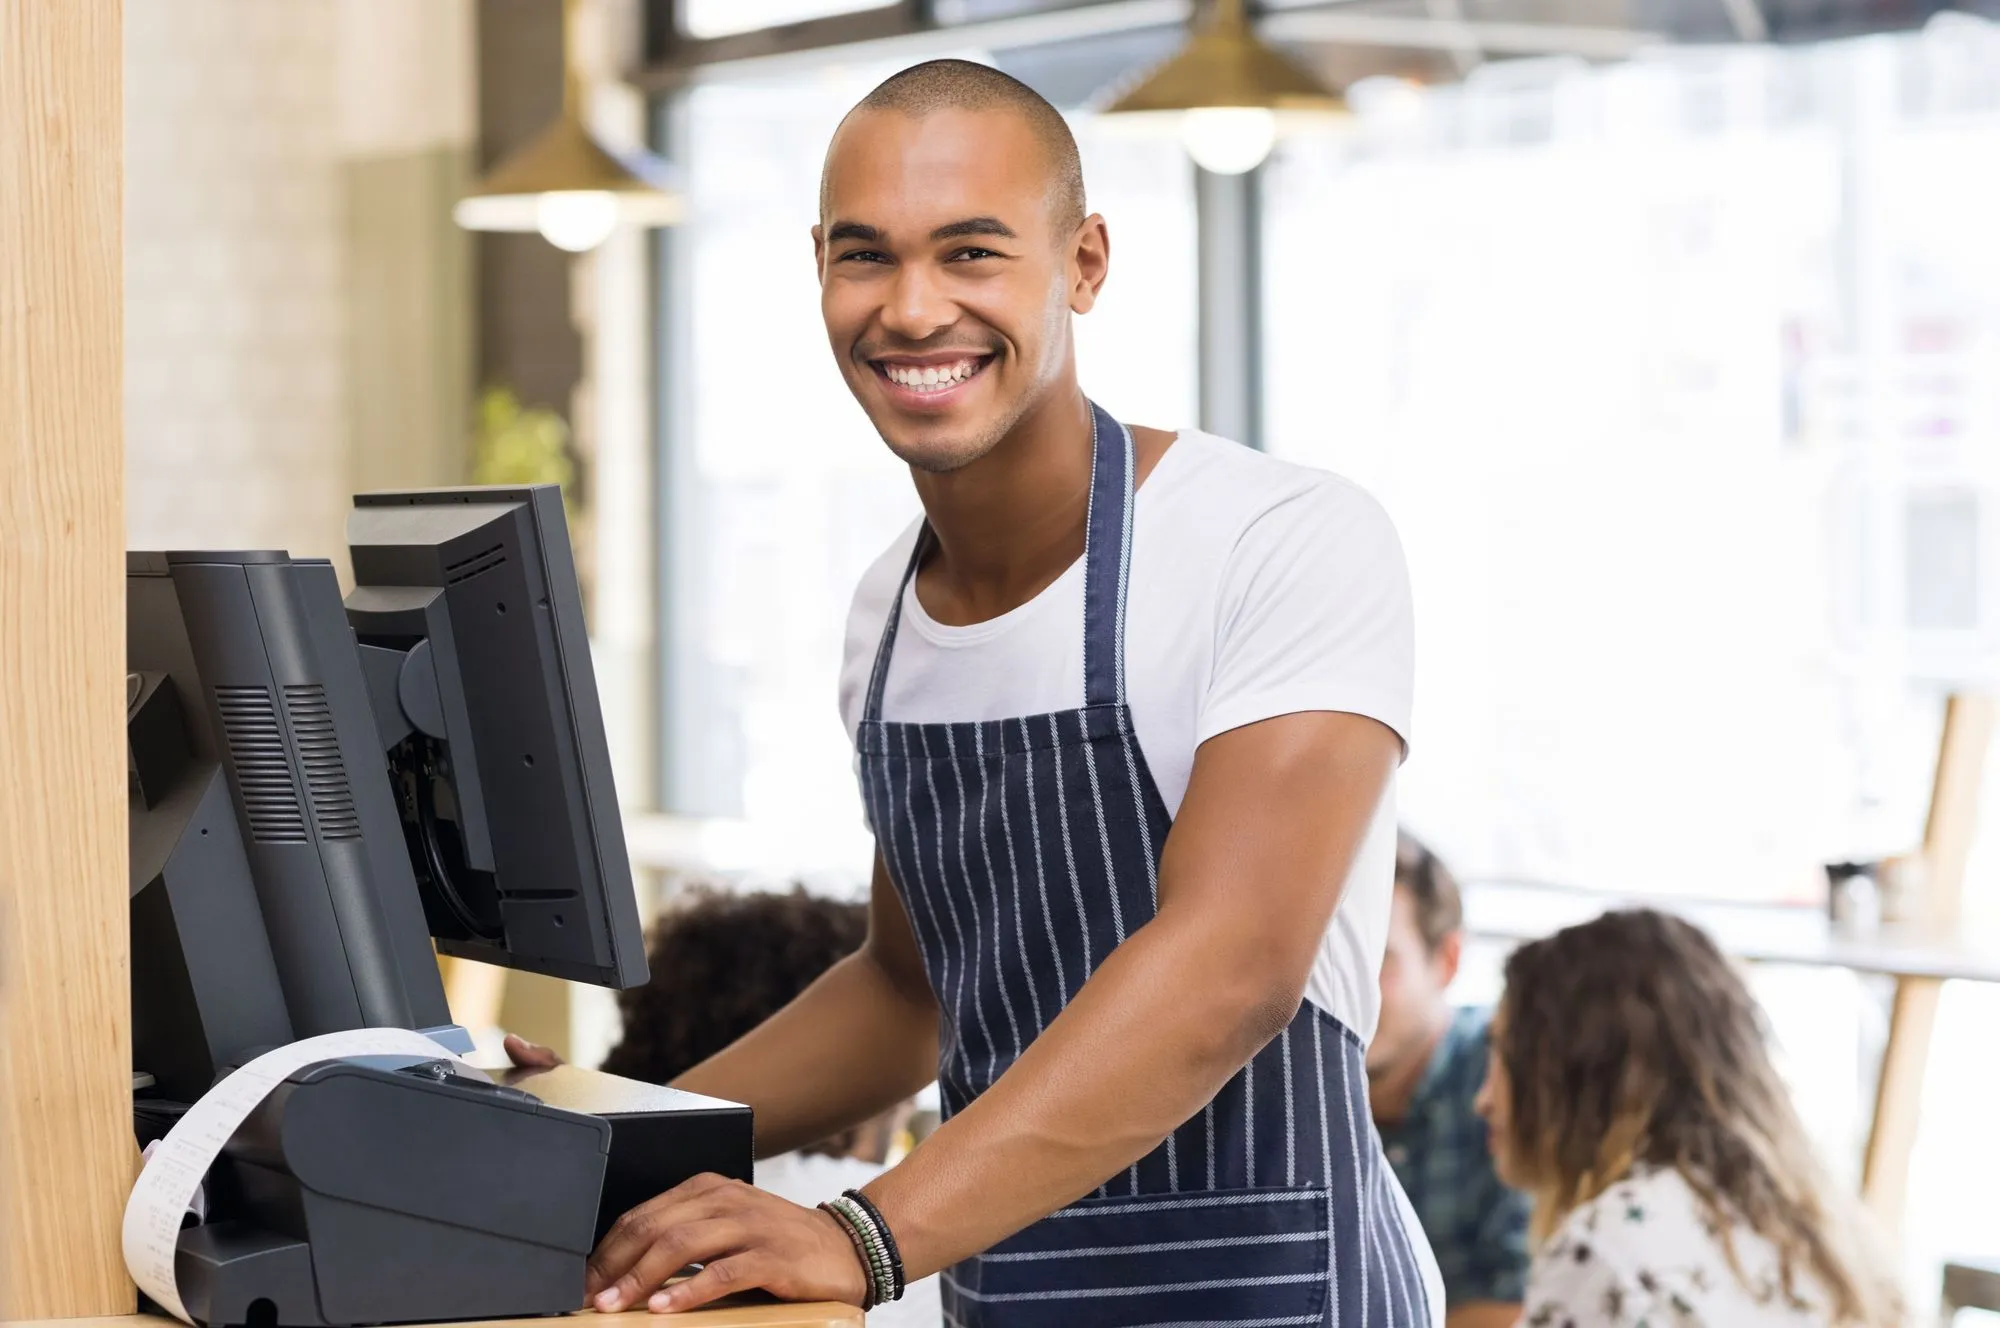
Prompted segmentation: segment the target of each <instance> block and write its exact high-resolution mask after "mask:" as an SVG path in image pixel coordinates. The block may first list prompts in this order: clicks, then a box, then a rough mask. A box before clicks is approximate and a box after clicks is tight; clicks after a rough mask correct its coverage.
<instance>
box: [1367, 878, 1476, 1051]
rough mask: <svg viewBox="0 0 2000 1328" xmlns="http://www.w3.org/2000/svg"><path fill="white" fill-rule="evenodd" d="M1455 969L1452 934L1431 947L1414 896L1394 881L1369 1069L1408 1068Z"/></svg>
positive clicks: (1425, 1040)
mask: <svg viewBox="0 0 2000 1328" xmlns="http://www.w3.org/2000/svg"><path fill="white" fill-rule="evenodd" d="M1457 969H1458V945H1457V938H1456V937H1455V936H1448V937H1446V938H1445V939H1444V941H1443V943H1442V944H1440V945H1439V946H1438V948H1437V950H1436V951H1435V952H1433V951H1432V950H1431V949H1430V947H1429V946H1427V945H1425V944H1424V937H1423V933H1422V932H1420V931H1419V930H1418V929H1417V908H1416V901H1414V900H1413V899H1411V898H1410V892H1409V891H1408V890H1405V889H1404V888H1403V887H1402V886H1400V885H1399V886H1397V887H1396V894H1395V899H1394V901H1393V902H1392V904H1391V905H1390V910H1389V941H1388V944H1387V945H1386V946H1385V947H1384V948H1383V952H1382V1014H1381V1018H1380V1019H1379V1020H1377V1022H1376V1025H1375V1037H1374V1040H1372V1041H1371V1042H1370V1043H1369V1044H1368V1073H1369V1074H1371V1075H1381V1074H1387V1073H1392V1072H1394V1071H1395V1070H1397V1069H1401V1068H1406V1067H1407V1066H1408V1065H1409V1062H1410V1058H1411V1057H1414V1056H1421V1055H1424V1054H1425V1053H1426V1052H1427V1051H1428V1049H1429V1045H1430V1033H1431V1030H1432V1029H1433V1028H1434V1027H1435V1025H1436V1019H1437V1016H1438V1013H1439V1012H1440V1011H1441V1010H1442V1009H1443V1008H1444V1004H1445V999H1444V993H1445V988H1447V987H1449V986H1450V985H1451V980H1452V977H1453V976H1454V975H1455V973H1456V972H1457Z"/></svg>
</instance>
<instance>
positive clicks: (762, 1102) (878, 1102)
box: [673, 949, 937, 1157]
mask: <svg viewBox="0 0 2000 1328" xmlns="http://www.w3.org/2000/svg"><path fill="white" fill-rule="evenodd" d="M936 1074H937V1007H936V1006H935V1004H933V1003H932V1002H931V1000H930V999H929V993H928V991H925V992H922V993H919V992H916V991H913V990H910V989H909V988H907V987H899V986H898V985H897V983H896V982H895V981H894V980H893V979H892V978H891V976H890V975H889V973H888V971H887V970H885V969H884V968H883V966H882V965H881V964H879V963H877V962H876V961H875V960H874V958H873V957H871V955H870V953H869V952H868V951H867V950H865V949H864V950H863V951H861V952H860V953H858V954H855V955H851V956H849V957H848V958H846V959H844V960H842V961H841V962H840V963H838V964H836V965H834V967H833V968H831V969H830V970H828V971H827V973H826V974H825V975H824V976H823V977H821V978H820V979H819V981H817V982H815V983H814V984H813V985H812V986H810V987H808V988H807V989H806V990H805V992H804V993H803V994H801V995H800V996H799V998H798V999H797V1000H795V1001H793V1002H792V1003H791V1004H790V1005H788V1006H786V1007H785V1008H784V1009H783V1010H781V1011H780V1012H779V1013H778V1014H776V1015H775V1016H773V1017H772V1018H771V1019H770V1020H768V1021H767V1022H765V1023H764V1024H763V1025H761V1026H760V1027H758V1028H757V1029H755V1030H754V1031H753V1032H751V1033H749V1034H747V1035H746V1036H744V1037H742V1038H740V1039H739V1040H737V1041H736V1042H734V1043H732V1044H731V1045H730V1046H728V1047H727V1048H725V1049H724V1050H722V1051H720V1052H718V1053H716V1054H715V1055H714V1056H711V1057H710V1058H709V1059H708V1060H706V1061H703V1062H702V1063H701V1064H700V1065H697V1066H695V1067H694V1068H693V1069H692V1070H689V1071H688V1072H687V1073H686V1074H684V1075H682V1076H681V1077H680V1078H678V1079H676V1080H675V1081H674V1083H673V1086H674V1087H675V1088H682V1089H686V1090H687V1091H688V1092H691V1093H702V1094H706V1095H707V1096H710V1097H719V1098H726V1099H728V1100H730V1101H732V1102H741V1103H744V1104H746V1105H747V1106H749V1107H750V1108H751V1110H752V1111H754V1112H755V1113H756V1129H757V1155H758V1156H759V1157H771V1156H774V1155H776V1154H778V1153H787V1152H790V1151H792V1150H793V1149H795V1148H799V1147H802V1146H803V1145H805V1144H809V1143H813V1142H815V1141H817V1140H820V1139H824V1138H826V1137H827V1136H828V1135H830V1134H834V1133H837V1132H838V1131H840V1130H844V1129H846V1128H848V1127H849V1126H852V1125H855V1124H858V1123H859V1122H861V1121H864V1120H867V1119H868V1118H869V1117H871V1116H874V1115H876V1114H878V1113H879V1112H882V1111H885V1110H887V1109H888V1108H890V1107H892V1106H894V1105H895V1104H896V1103H898V1102H901V1101H902V1100H904V1099H905V1098H907V1097H909V1096H910V1095H911V1094H913V1093H915V1092H916V1091H917V1090H918V1089H920V1088H922V1087H923V1086H924V1085H925V1084H927V1083H929V1082H930V1081H931V1080H932V1079H933V1078H934V1077H935V1076H936Z"/></svg>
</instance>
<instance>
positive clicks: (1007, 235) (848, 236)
mask: <svg viewBox="0 0 2000 1328" xmlns="http://www.w3.org/2000/svg"><path fill="white" fill-rule="evenodd" d="M968 235H993V236H998V237H1000V238H1001V239H1006V240H1014V239H1019V238H1020V237H1019V236H1017V235H1015V234H1014V228H1013V227H1011V226H1009V225H1008V224H1007V223H1006V222H1004V221H1002V220H1000V218H998V217H967V218H966V219H965V220H963V221H954V222H950V223H947V224H946V225H943V226H940V227H938V228H937V229H936V230H934V231H932V232H931V239H932V240H933V241H937V240H957V239H963V238H964V237H966V236H968ZM842 240H854V241H856V242H858V243H861V244H880V243H882V232H881V231H880V230H878V229H876V228H875V227H873V226H870V225H868V224H867V223H866V222H861V221H836V222H834V223H833V225H831V226H829V227H827V231H826V242H827V243H828V244H838V243H839V242H840V241H842Z"/></svg>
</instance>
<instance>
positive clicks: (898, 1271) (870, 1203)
mask: <svg viewBox="0 0 2000 1328" xmlns="http://www.w3.org/2000/svg"><path fill="white" fill-rule="evenodd" d="M841 1197H842V1198H844V1199H852V1200H853V1201H854V1202H855V1203H857V1204H859V1205H861V1211H862V1212H864V1213H866V1214H868V1216H869V1218H870V1220H872V1221H873V1222H874V1223H875V1230H876V1231H877V1232H878V1233H879V1234H880V1235H881V1237H882V1243H883V1244H884V1245H886V1246H887V1247H888V1249H889V1266H890V1268H891V1269H892V1270H893V1272H894V1273H895V1277H896V1296H897V1297H900V1296H901V1295H902V1294H903V1252H902V1250H900V1249H898V1248H897V1246H896V1233H895V1232H893V1231H891V1230H889V1223H888V1221H887V1219H885V1218H884V1217H883V1216H882V1210H881V1209H879V1208H877V1207H876V1206H875V1201H874V1200H873V1199H870V1198H869V1197H868V1196H867V1195H865V1194H863V1193H862V1192H861V1191H859V1190H846V1191H843V1192H842V1194H841ZM893 1298H894V1297H892V1299H893Z"/></svg>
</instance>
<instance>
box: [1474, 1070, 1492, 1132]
mask: <svg viewBox="0 0 2000 1328" xmlns="http://www.w3.org/2000/svg"><path fill="white" fill-rule="evenodd" d="M1472 1110H1473V1112H1474V1113H1475V1114H1477V1115H1478V1116H1479V1118H1480V1119H1481V1120H1490V1119H1491V1118H1492V1117H1491V1114H1490V1113H1491V1112H1492V1110H1493V1072H1492V1071H1490V1070H1489V1071H1487V1073H1486V1077H1485V1078H1484V1079H1481V1080H1480V1081H1479V1091H1478V1092H1477V1093H1474V1094H1473V1095H1472Z"/></svg>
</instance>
